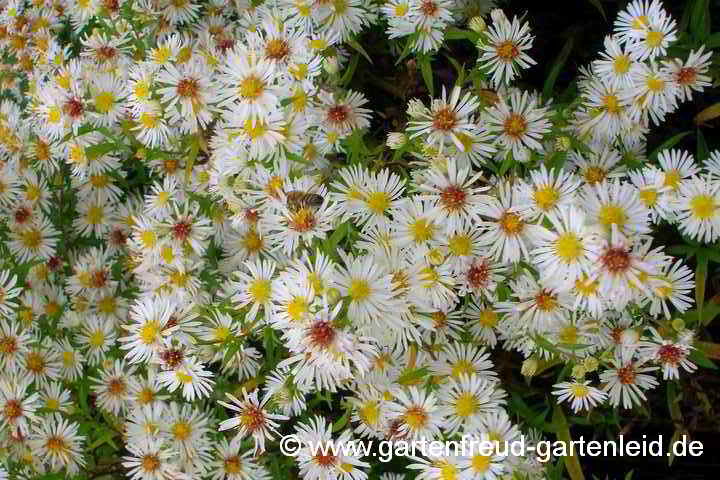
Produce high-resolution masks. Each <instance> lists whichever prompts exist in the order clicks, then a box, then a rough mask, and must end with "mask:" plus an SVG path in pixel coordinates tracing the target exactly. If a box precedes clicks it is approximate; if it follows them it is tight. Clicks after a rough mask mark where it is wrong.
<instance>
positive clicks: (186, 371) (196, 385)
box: [157, 349, 215, 402]
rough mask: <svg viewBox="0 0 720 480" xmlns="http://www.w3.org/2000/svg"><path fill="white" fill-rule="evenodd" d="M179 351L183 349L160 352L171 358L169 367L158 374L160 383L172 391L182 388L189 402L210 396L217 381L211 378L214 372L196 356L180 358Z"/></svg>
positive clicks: (184, 396) (183, 394)
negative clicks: (207, 368)
mask: <svg viewBox="0 0 720 480" xmlns="http://www.w3.org/2000/svg"><path fill="white" fill-rule="evenodd" d="M178 351H181V350H175V349H171V350H170V351H168V350H165V351H164V352H163V351H161V352H160V355H163V353H165V354H166V355H169V358H168V359H167V360H168V361H166V366H167V367H168V368H167V369H166V370H164V371H162V372H160V373H159V374H158V376H157V381H158V383H159V384H160V385H162V386H164V387H165V388H167V389H168V391H170V392H174V391H175V390H177V389H179V388H182V396H183V398H185V399H186V400H187V401H189V402H192V401H194V400H195V399H196V398H205V397H208V396H210V393H211V392H212V388H213V384H214V383H215V382H214V381H213V380H211V379H212V377H213V376H214V374H213V373H212V372H211V371H209V370H206V369H205V366H204V365H203V364H202V363H201V362H200V361H198V360H197V359H196V358H194V357H187V358H184V356H183V358H181V359H178V358H177V356H178ZM168 362H169V364H168Z"/></svg>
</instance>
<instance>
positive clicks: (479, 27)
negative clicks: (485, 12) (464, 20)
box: [468, 17, 487, 33]
mask: <svg viewBox="0 0 720 480" xmlns="http://www.w3.org/2000/svg"><path fill="white" fill-rule="evenodd" d="M468 27H470V30H472V31H473V32H475V33H482V32H484V31H485V28H487V25H486V24H485V20H483V18H482V17H473V18H471V19H470V22H468Z"/></svg>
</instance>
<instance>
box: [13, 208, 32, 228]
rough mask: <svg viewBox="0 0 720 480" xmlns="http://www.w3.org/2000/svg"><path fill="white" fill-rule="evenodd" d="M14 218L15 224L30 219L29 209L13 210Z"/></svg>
mask: <svg viewBox="0 0 720 480" xmlns="http://www.w3.org/2000/svg"><path fill="white" fill-rule="evenodd" d="M14 217H15V222H16V223H19V224H23V223H25V222H26V221H27V219H28V218H30V209H29V208H27V207H20V208H18V209H17V210H15V215H14Z"/></svg>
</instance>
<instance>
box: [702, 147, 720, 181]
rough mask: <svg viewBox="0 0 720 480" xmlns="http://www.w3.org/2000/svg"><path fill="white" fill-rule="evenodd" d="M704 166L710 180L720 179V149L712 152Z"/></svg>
mask: <svg viewBox="0 0 720 480" xmlns="http://www.w3.org/2000/svg"><path fill="white" fill-rule="evenodd" d="M703 167H705V173H706V174H707V177H708V178H709V179H710V180H712V181H715V182H718V181H720V150H715V151H712V152H710V156H709V157H708V158H706V159H705V161H704V162H703Z"/></svg>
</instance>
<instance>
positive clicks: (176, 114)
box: [157, 57, 212, 133]
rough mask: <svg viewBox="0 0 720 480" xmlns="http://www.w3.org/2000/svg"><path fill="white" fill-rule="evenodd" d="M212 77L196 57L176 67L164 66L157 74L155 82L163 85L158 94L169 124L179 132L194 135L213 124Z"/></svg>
mask: <svg viewBox="0 0 720 480" xmlns="http://www.w3.org/2000/svg"><path fill="white" fill-rule="evenodd" d="M211 77H212V75H211V74H210V72H209V71H208V67H207V66H206V64H205V63H204V62H202V61H200V60H196V59H195V57H193V58H192V59H191V60H189V61H188V62H185V63H184V64H180V65H178V67H175V66H174V65H172V64H167V65H165V66H164V67H163V68H162V70H160V72H159V73H158V75H157V81H158V82H159V83H161V84H164V85H166V86H165V87H162V88H159V89H158V93H159V94H160V95H161V96H162V101H163V103H165V104H167V107H166V108H167V111H168V113H169V118H170V120H171V122H172V123H174V124H176V125H178V126H179V128H180V130H181V131H182V132H185V133H193V132H196V131H197V130H198V129H200V128H206V127H207V125H208V124H209V123H210V122H211V121H212V113H211V110H210V102H211V100H212V84H211V81H210V79H211Z"/></svg>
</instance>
